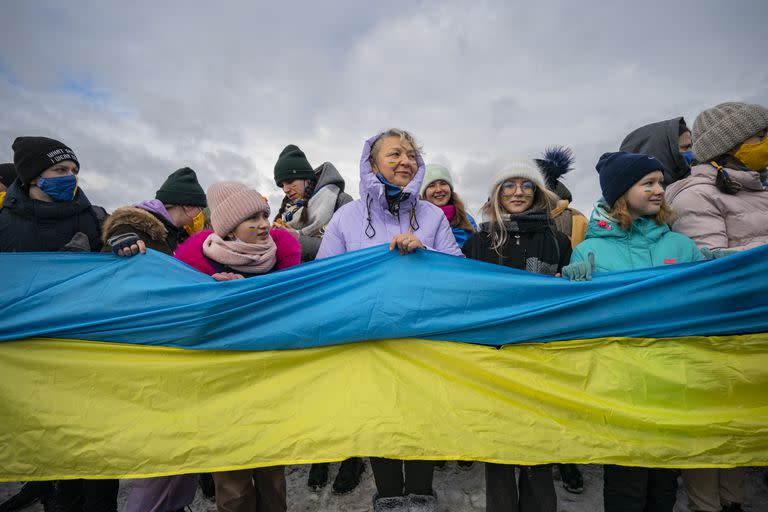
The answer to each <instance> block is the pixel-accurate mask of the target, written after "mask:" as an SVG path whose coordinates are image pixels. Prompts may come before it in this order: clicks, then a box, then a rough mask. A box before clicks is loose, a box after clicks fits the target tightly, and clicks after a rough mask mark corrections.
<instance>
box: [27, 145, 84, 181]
mask: <svg viewBox="0 0 768 512" xmlns="http://www.w3.org/2000/svg"><path fill="white" fill-rule="evenodd" d="M12 148H13V164H14V165H15V166H16V174H17V175H18V176H19V178H20V179H21V182H22V183H23V184H24V186H25V187H28V186H29V182H30V181H32V180H33V179H35V178H37V177H38V176H40V173H42V172H43V171H44V170H46V169H47V168H49V167H51V166H52V165H55V164H57V163H59V162H63V161H65V160H71V161H73V162H75V165H77V168H78V169H79V168H80V162H79V161H78V160H77V157H76V156H75V152H74V151H72V150H71V149H70V148H69V147H68V146H66V145H65V144H64V143H62V142H59V141H58V140H56V139H49V138H48V137H16V140H14V141H13V146H12Z"/></svg>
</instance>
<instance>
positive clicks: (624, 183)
mask: <svg viewBox="0 0 768 512" xmlns="http://www.w3.org/2000/svg"><path fill="white" fill-rule="evenodd" d="M595 169H597V172H598V173H600V188H601V189H602V191H603V198H604V199H605V200H606V202H607V203H608V206H613V203H615V202H616V200H617V199H618V198H620V197H621V196H623V195H624V192H626V191H627V190H629V189H630V188H632V186H633V185H634V184H635V183H637V182H638V181H640V179H641V178H642V177H643V176H645V175H646V174H648V173H651V172H653V171H661V172H664V166H663V165H661V162H659V161H658V160H656V159H655V158H653V157H652V156H648V155H641V154H639V153H628V152H626V151H617V152H615V153H603V156H601V157H600V160H598V161H597V165H596V166H595Z"/></svg>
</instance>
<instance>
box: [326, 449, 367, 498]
mask: <svg viewBox="0 0 768 512" xmlns="http://www.w3.org/2000/svg"><path fill="white" fill-rule="evenodd" d="M363 471H365V463H364V462H363V459H361V458H360V457H350V458H349V459H347V460H345V461H344V462H342V463H341V467H340V468H339V472H338V474H337V475H336V479H335V480H334V481H333V493H334V494H347V493H348V492H352V491H353V490H354V489H355V487H357V484H359V483H360V476H361V475H362V474H363Z"/></svg>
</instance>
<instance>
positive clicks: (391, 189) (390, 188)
mask: <svg viewBox="0 0 768 512" xmlns="http://www.w3.org/2000/svg"><path fill="white" fill-rule="evenodd" d="M376 177H377V178H379V181H380V182H382V183H383V184H384V189H385V190H386V192H387V195H388V196H390V197H395V196H398V195H400V194H402V193H403V187H398V186H397V185H395V184H393V183H390V182H389V181H387V179H386V178H385V177H384V176H382V175H381V173H379V174H377V175H376Z"/></svg>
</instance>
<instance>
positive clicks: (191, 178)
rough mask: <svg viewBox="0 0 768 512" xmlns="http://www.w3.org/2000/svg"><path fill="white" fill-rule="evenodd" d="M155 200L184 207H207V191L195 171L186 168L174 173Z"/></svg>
mask: <svg viewBox="0 0 768 512" xmlns="http://www.w3.org/2000/svg"><path fill="white" fill-rule="evenodd" d="M155 199H158V200H159V201H162V202H163V204H177V205H183V206H203V207H205V206H207V204H208V203H207V202H206V200H205V191H204V190H203V187H201V186H200V183H198V181H197V175H196V174H195V171H193V170H192V169H190V168H189V167H184V168H182V169H179V170H178V171H174V172H173V173H172V174H171V175H170V176H168V179H167V180H165V183H163V185H162V186H161V187H160V190H158V191H157V194H155Z"/></svg>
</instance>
